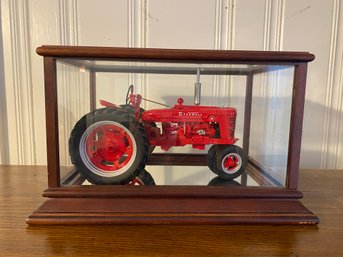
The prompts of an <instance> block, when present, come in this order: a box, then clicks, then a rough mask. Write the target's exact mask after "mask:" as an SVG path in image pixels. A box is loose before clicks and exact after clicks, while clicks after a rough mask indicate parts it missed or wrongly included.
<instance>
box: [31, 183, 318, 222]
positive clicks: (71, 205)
mask: <svg viewBox="0 0 343 257" xmlns="http://www.w3.org/2000/svg"><path fill="white" fill-rule="evenodd" d="M137 190H138V191H140V190H139V187H137ZM71 191H72V192H71ZM91 191H93V190H91ZM134 191H136V190H134ZM144 191H146V192H145V193H144V192H143V194H141V195H140V196H138V195H131V196H129V197H128V196H127V195H126V196H124V194H123V195H120V194H119V195H118V194H117V193H116V192H113V191H112V192H111V191H108V190H106V188H105V189H103V190H98V191H96V192H97V193H96V194H92V192H89V191H88V192H85V191H84V190H75V189H72V190H70V192H69V193H68V190H56V191H55V192H54V190H52V191H51V190H48V191H46V192H45V195H46V196H52V195H54V198H51V199H48V200H47V201H45V202H44V203H43V205H42V206H40V207H39V208H38V209H37V210H36V211H35V212H34V213H33V214H32V215H31V216H30V217H28V219H27V223H28V224H30V225H37V224H40V225H68V224H74V225H75V224H77V225H79V224H317V223H318V222H319V219H318V218H317V217H316V216H315V215H314V214H313V213H312V212H310V211H309V210H308V209H306V208H305V207H304V206H303V205H302V204H301V203H300V201H299V200H298V198H299V196H300V197H301V193H300V192H298V191H287V190H284V191H282V190H279V191H280V193H279V194H274V196H273V198H271V197H268V194H265V195H264V194H263V193H262V194H261V192H260V193H259V195H256V196H254V198H251V197H248V196H247V195H245V193H244V191H242V190H232V194H231V197H214V195H216V192H213V195H211V194H210V195H208V196H204V195H201V194H200V196H198V197H196V196H195V197H180V196H177V195H173V194H170V195H169V196H167V197H164V198H160V197H153V195H152V192H153V188H151V190H150V189H149V190H144ZM149 191H151V192H149ZM245 191H246V190H245ZM248 191H251V190H248ZM94 192H95V190H94V191H93V193H94ZM250 193H251V192H250ZM217 195H218V194H217ZM228 195H230V193H229V194H228ZM239 195H241V197H238V196H239ZM113 196H116V197H113Z"/></svg>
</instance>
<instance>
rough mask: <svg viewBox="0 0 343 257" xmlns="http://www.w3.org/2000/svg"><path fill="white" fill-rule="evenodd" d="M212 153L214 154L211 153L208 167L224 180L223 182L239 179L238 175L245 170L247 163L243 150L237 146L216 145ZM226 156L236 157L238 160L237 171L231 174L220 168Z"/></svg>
mask: <svg viewBox="0 0 343 257" xmlns="http://www.w3.org/2000/svg"><path fill="white" fill-rule="evenodd" d="M213 151H215V153H214V154H213V153H212V155H213V156H214V158H213V160H212V162H210V165H209V167H210V169H211V170H212V171H213V172H214V173H215V174H217V175H218V176H219V177H220V178H222V179H225V180H233V179H235V178H237V177H239V176H240V175H242V173H243V172H244V171H245V168H246V166H247V163H248V157H247V155H246V153H245V152H244V150H243V149H242V148H240V147H239V146H236V145H217V146H216V147H215V150H213ZM228 154H233V155H235V156H237V157H238V158H240V164H239V166H238V168H237V170H234V171H232V172H228V171H226V170H225V169H224V168H223V167H222V162H223V160H224V158H225V157H226V156H227V155H228Z"/></svg>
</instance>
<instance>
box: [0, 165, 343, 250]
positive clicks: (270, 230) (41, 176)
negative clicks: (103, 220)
mask: <svg viewBox="0 0 343 257" xmlns="http://www.w3.org/2000/svg"><path fill="white" fill-rule="evenodd" d="M46 172H47V168H46V167H44V166H36V167H35V166H0V177H1V180H0V181H1V182H0V183H1V186H0V192H1V193H0V210H1V211H0V228H1V229H0V241H1V243H0V256H13V257H14V256H44V257H48V256H82V257H88V256H112V255H120V256H232V255H234V256H237V257H241V256H249V257H250V256H256V257H260V256H263V257H265V256H270V257H282V256H285V257H286V256H289V257H295V256H299V257H306V256H309V257H312V256H326V257H337V256H342V255H343V244H342V238H343V230H342V227H343V219H342V218H341V217H342V216H343V201H342V196H343V188H342V183H341V181H342V179H343V171H342V170H340V171H335V170H301V172H300V177H299V189H300V190H301V191H302V192H303V193H304V198H303V199H302V200H301V201H302V203H303V204H304V205H306V206H307V207H308V208H310V209H311V210H313V211H314V212H315V213H316V214H318V216H319V217H320V219H321V222H320V223H319V224H318V225H316V226H302V225H263V226H261V225H234V226H227V225H226V226H220V225H210V226H209V225H187V226H185V225H182V226H176V225H154V226H151V225H139V226H132V225H131V226H125V225H111V226H27V225H26V224H25V218H26V217H27V216H28V215H29V214H30V213H31V211H32V209H33V208H34V207H35V206H38V205H39V204H41V203H42V202H43V199H42V197H41V192H42V190H43V189H44V188H45V187H46V180H47V175H46ZM23 185H25V186H23Z"/></svg>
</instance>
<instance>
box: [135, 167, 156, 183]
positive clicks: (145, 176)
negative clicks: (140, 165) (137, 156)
mask: <svg viewBox="0 0 343 257" xmlns="http://www.w3.org/2000/svg"><path fill="white" fill-rule="evenodd" d="M135 182H136V183H135ZM130 185H133V186H134V185H141V186H155V185H156V184H155V180H154V178H153V177H152V176H151V174H150V173H149V172H147V171H146V170H145V169H144V170H141V171H140V172H139V175H138V176H137V177H136V178H134V179H133V180H132V181H131V182H130Z"/></svg>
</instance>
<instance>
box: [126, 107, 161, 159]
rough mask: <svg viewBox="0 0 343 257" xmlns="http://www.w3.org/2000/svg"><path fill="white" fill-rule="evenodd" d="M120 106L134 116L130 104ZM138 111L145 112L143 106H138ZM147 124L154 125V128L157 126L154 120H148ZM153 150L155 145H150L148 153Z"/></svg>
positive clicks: (133, 110)
mask: <svg viewBox="0 0 343 257" xmlns="http://www.w3.org/2000/svg"><path fill="white" fill-rule="evenodd" d="M120 107H121V108H122V109H123V110H124V111H126V112H128V113H129V114H130V115H133V116H135V109H134V108H133V107H132V105H129V104H121V105H120ZM139 111H140V113H143V112H145V110H144V109H143V108H139ZM149 125H150V126H152V127H155V128H156V127H157V126H156V123H155V122H149ZM154 150H155V146H154V145H150V148H149V153H150V154H151V153H152V152H153V151H154Z"/></svg>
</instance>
